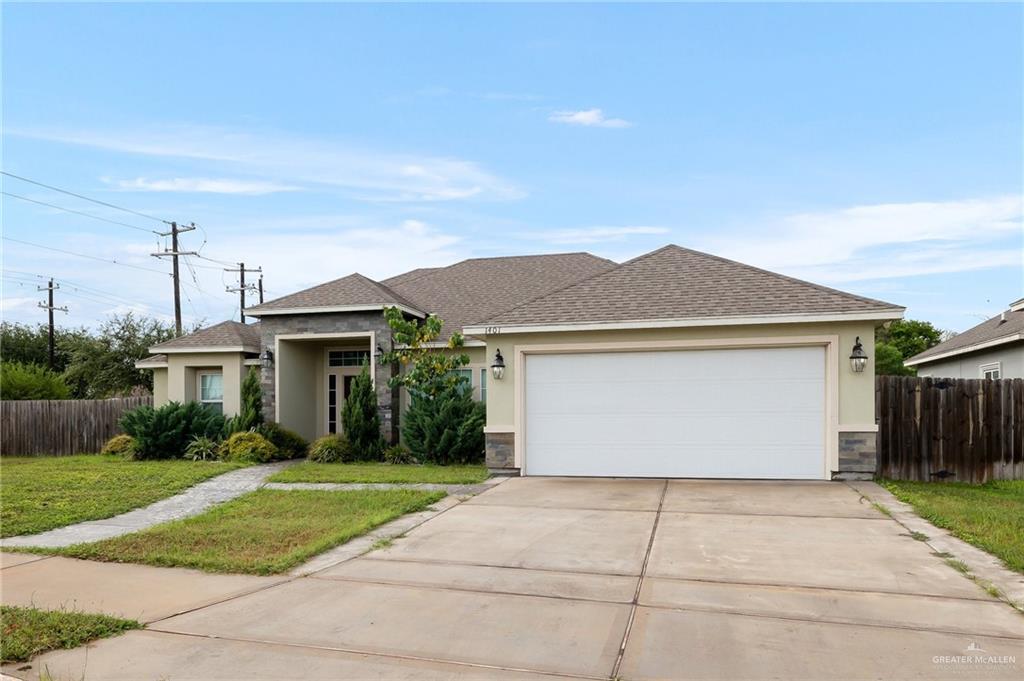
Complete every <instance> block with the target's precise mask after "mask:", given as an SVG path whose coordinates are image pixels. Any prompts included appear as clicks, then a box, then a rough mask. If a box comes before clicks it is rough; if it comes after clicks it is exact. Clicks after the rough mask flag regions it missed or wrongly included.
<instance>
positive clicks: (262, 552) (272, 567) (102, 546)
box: [37, 489, 444, 575]
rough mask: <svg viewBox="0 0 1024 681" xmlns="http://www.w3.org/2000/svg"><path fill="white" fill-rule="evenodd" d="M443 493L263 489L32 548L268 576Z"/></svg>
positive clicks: (69, 554)
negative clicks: (89, 538)
mask: <svg viewBox="0 0 1024 681" xmlns="http://www.w3.org/2000/svg"><path fill="white" fill-rule="evenodd" d="M442 497H444V493H443V492H423V491H418V490H406V489H395V490H352V491H345V492H323V491H312V490H269V489H261V490H258V491H256V492H251V493H249V494H246V495H243V496H241V497H238V498H237V499H235V500H233V501H229V502H227V503H224V504H221V505H220V506H217V507H215V508H213V509H211V510H209V511H207V512H206V513H202V514H200V515H197V516H193V517H191V518H186V519H184V520H176V521H173V522H169V523H164V524H162V525H157V526H156V527H152V528H150V529H148V530H144V531H142V532H136V533H133V534H127V535H123V536H121V537H115V538H113V539H106V540H103V541H99V542H93V543H89V544H76V545H75V546H69V547H67V548H61V549H37V551H39V552H41V553H56V554H60V555H65V556H71V557H74V558H85V559H88V560H101V561H111V562H120V563H144V564H146V565H158V566H167V567H190V568H198V569H200V570H206V571H207V572H241V573H249V574H261V575H266V574H274V573H279V572H284V571H285V570H288V569H289V568H291V567H294V566H295V565H298V564H300V563H302V562H304V561H306V560H307V559H308V558H310V557H312V556H315V555H316V554H318V553H322V552H324V551H326V550H328V549H330V548H333V547H335V546H337V545H338V544H343V543H345V542H347V541H348V540H350V539H352V538H354V537H358V536H359V535H362V534H365V533H366V532H369V531H370V530H372V529H373V528H375V527H377V526H378V525H381V524H383V523H386V522H388V521H389V520H393V519H394V518H397V517H398V516H401V515H404V514H406V513H411V512H413V511H419V510H422V509H424V508H426V507H427V506H429V505H430V504H432V503H434V502H435V501H437V500H438V499H441V498H442Z"/></svg>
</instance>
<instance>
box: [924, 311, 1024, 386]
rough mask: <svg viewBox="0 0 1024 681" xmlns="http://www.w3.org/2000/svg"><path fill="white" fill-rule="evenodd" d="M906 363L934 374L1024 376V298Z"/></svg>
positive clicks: (974, 376)
mask: <svg viewBox="0 0 1024 681" xmlns="http://www.w3.org/2000/svg"><path fill="white" fill-rule="evenodd" d="M904 364H905V365H906V366H908V367H914V368H915V369H917V375H918V376H931V377H934V378H993V379H994V378H1024V298H1021V299H1020V300H1018V301H1015V302H1013V303H1010V308H1009V309H1008V310H1004V311H1003V312H1000V313H999V314H998V315H996V316H995V317H992V318H991V319H986V320H985V321H983V322H982V323H981V324H978V325H977V326H975V327H972V328H970V329H968V330H967V331H964V332H963V333H958V334H957V335H955V336H953V337H952V338H950V339H949V340H946V341H943V342H941V343H939V344H938V345H936V346H933V347H930V348H928V349H927V350H925V351H924V352H922V353H919V354H917V355H914V356H913V357H911V358H910V359H908V360H907V361H905V362H904Z"/></svg>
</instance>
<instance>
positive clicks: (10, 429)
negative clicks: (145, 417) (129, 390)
mask: <svg viewBox="0 0 1024 681" xmlns="http://www.w3.org/2000/svg"><path fill="white" fill-rule="evenodd" d="M144 404H153V398H152V397H115V398H113V399H109V400H5V401H3V402H0V454H2V455H4V456H21V455H24V456H31V455H35V454H58V455H60V454H88V453H93V452H98V451H100V450H101V449H102V448H103V444H104V443H105V442H106V441H107V440H109V439H110V438H111V437H113V436H114V435H117V434H118V433H120V432H121V428H120V426H118V423H117V422H118V421H119V420H120V419H121V415H122V414H124V413H125V412H126V411H128V410H130V409H134V408H136V407H140V406H142V405H144Z"/></svg>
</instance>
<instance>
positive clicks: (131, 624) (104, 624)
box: [0, 605, 142, 662]
mask: <svg viewBox="0 0 1024 681" xmlns="http://www.w3.org/2000/svg"><path fill="white" fill-rule="evenodd" d="M0 620H3V637H2V638H0V657H2V658H3V661H4V662H23V661H25V660H28V659H29V658H32V657H34V656H36V655H38V654H39V653H42V652H45V651H47V650H61V649H67V648H77V647H78V646H80V645H82V644H84V643H88V642H89V641H92V640H95V639H97V638H106V637H108V636H115V635H117V634H120V633H122V632H125V631H128V630H130V629H138V628H140V627H141V626H142V625H141V624H139V623H138V622H136V621H134V620H125V619H120V618H118V617H110V616H108V615H93V614H89V613H82V612H73V611H70V610H40V609H39V608H24V607H17V606H11V605H4V606H0Z"/></svg>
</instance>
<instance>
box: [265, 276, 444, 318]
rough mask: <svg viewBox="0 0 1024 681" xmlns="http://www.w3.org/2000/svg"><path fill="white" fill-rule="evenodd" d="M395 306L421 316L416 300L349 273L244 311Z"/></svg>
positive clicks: (280, 312) (338, 309)
mask: <svg viewBox="0 0 1024 681" xmlns="http://www.w3.org/2000/svg"><path fill="white" fill-rule="evenodd" d="M392 305H396V306H398V307H403V308H406V311H407V312H410V313H412V314H415V315H417V316H420V317H422V316H424V311H423V310H422V309H421V308H420V307H419V306H418V305H416V303H414V302H412V301H410V300H408V299H406V298H404V297H403V296H402V295H400V294H399V293H396V292H395V291H393V290H391V289H390V288H388V287H387V286H385V285H384V284H381V283H380V282H377V281H374V280H373V279H370V278H369V277H364V276H363V275H361V274H358V273H356V274H350V275H348V276H347V277H342V278H341V279H335V280H334V281H329V282H327V283H326V284H320V285H319V286H314V287H312V288H307V289H303V290H302V291H299V292H297V293H292V294H291V295H287V296H284V297H282V298H276V299H274V300H271V301H269V302H266V303H263V304H262V305H257V306H255V307H248V308H246V309H245V314H247V315H253V316H260V315H265V314H302V313H308V312H344V311H354V310H358V309H375V308H383V307H390V306H392Z"/></svg>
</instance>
